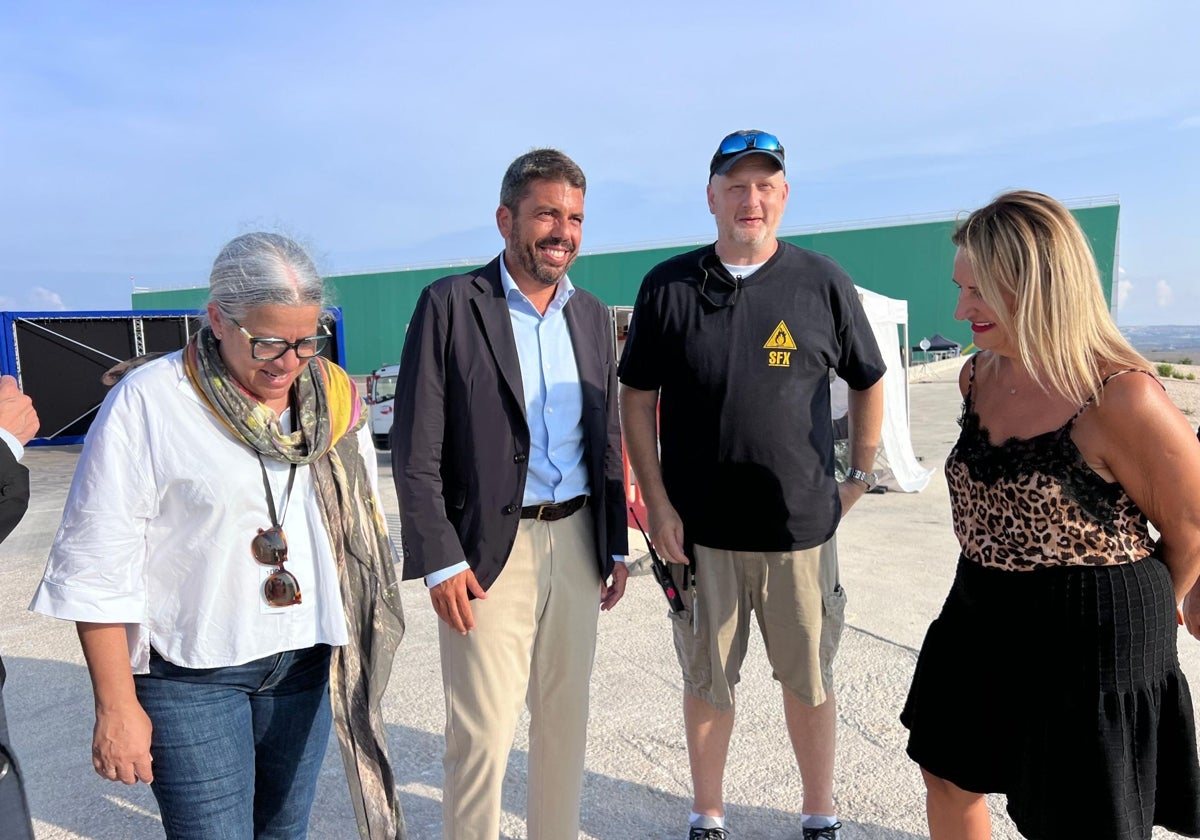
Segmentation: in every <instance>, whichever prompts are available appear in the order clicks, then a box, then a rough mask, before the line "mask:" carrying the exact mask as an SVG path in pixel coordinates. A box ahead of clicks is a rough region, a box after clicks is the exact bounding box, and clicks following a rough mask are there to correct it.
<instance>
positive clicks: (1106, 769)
mask: <svg viewBox="0 0 1200 840" xmlns="http://www.w3.org/2000/svg"><path fill="white" fill-rule="evenodd" d="M1176 636H1177V624H1176V619H1175V597H1174V593H1173V590H1172V586H1171V578H1170V574H1169V573H1168V571H1167V567H1166V566H1165V565H1163V563H1162V562H1160V561H1159V560H1157V559H1156V558H1153V557H1151V558H1148V559H1146V560H1143V561H1141V562H1139V563H1129V564H1125V565H1120V566H1101V567H1095V566H1054V567H1047V568H1045V569H1040V570H1037V571H1029V572H1006V571H1001V570H998V569H987V568H984V567H982V566H980V565H978V564H977V563H973V562H970V561H968V560H964V559H962V558H960V559H959V562H958V571H957V573H956V575H955V578H954V585H953V586H952V587H951V589H950V594H949V596H947V598H946V603H945V605H944V606H943V607H942V613H941V615H940V616H938V618H937V619H936V620H935V621H934V622H933V624H931V625H930V627H929V631H928V633H927V634H926V636H925V643H924V644H923V645H922V647H921V654H920V657H919V658H918V660H917V667H916V672H915V673H914V675H913V683H912V687H911V688H910V689H909V694H908V701H907V702H906V703H905V705H904V711H903V713H902V714H901V716H900V720H901V722H902V723H903V724H904V725H905V726H906V727H908V729H909V740H908V754H909V756H910V757H911V758H912V759H913V761H915V762H917V763H918V764H919V765H920V766H921V767H923V768H924V769H925V770H927V771H928V772H930V773H932V774H934V775H936V776H940V777H941V778H943V779H947V780H948V781H951V782H953V783H954V784H956V785H958V786H959V787H961V788H963V789H964V790H969V791H975V792H978V793H1004V794H1006V795H1007V796H1008V812H1009V814H1010V815H1011V816H1012V818H1013V821H1014V822H1015V823H1016V825H1017V828H1018V830H1020V832H1021V834H1022V835H1024V836H1025V837H1028V838H1033V839H1034V840H1040V838H1046V840H1050V838H1055V840H1058V839H1059V838H1067V837H1071V838H1073V837H1088V838H1094V839H1095V840H1105V838H1112V839H1113V840H1126V838H1128V840H1149V837H1150V832H1151V826H1153V825H1161V826H1163V827H1165V828H1168V829H1170V830H1171V831H1174V832H1177V833H1179V834H1184V835H1187V836H1189V837H1200V765H1198V763H1197V755H1196V727H1195V722H1194V720H1193V714H1192V699H1191V694H1190V693H1189V691H1188V685H1187V680H1186V679H1185V678H1184V675H1183V673H1182V672H1181V671H1180V670H1179V661H1178V658H1177V653H1176Z"/></svg>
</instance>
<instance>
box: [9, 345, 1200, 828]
mask: <svg viewBox="0 0 1200 840" xmlns="http://www.w3.org/2000/svg"><path fill="white" fill-rule="evenodd" d="M930 367H931V368H932V367H933V366H930ZM921 378H922V379H924V380H926V381H923V382H919V383H917V384H914V385H913V386H912V389H911V390H912V421H913V446H914V449H915V451H916V453H917V455H918V456H919V457H921V458H922V459H923V460H924V462H925V463H926V464H929V465H933V466H936V467H938V472H937V473H936V474H935V475H934V477H933V479H932V481H931V482H930V484H929V487H928V488H927V489H926V490H925V491H924V492H922V493H918V494H900V493H887V494H884V495H869V496H866V497H864V499H863V500H862V501H861V502H860V503H859V505H858V506H857V507H856V508H855V509H854V510H853V511H852V512H851V513H850V515H849V516H848V517H847V519H846V521H845V523H844V524H843V526H842V528H841V531H840V532H839V544H840V550H841V562H842V580H843V583H844V585H845V587H846V589H847V591H848V593H849V598H850V601H849V608H848V612H847V621H848V626H847V629H846V633H845V635H844V637H843V640H842V647H841V652H840V654H839V657H838V661H837V676H836V686H837V694H838V705H839V727H838V757H837V758H838V763H837V782H836V789H837V802H838V808H839V811H840V815H841V819H842V822H843V824H844V826H845V829H844V830H843V832H842V837H843V838H844V840H857V839H858V838H878V839H879V840H907V838H917V837H926V836H927V831H926V828H925V815H924V792H923V787H922V785H921V781H920V776H919V773H918V771H917V768H916V767H915V766H914V765H913V764H912V763H911V762H910V761H909V760H908V758H907V757H906V756H905V754H904V744H905V740H906V738H905V735H906V733H905V730H904V729H903V728H902V727H901V726H900V724H899V722H898V720H897V716H898V715H899V712H900V708H901V706H902V704H903V702H904V697H905V694H906V691H907V688H908V683H909V680H910V678H911V676H912V670H913V665H914V662H915V660H916V654H917V650H918V648H919V647H920V644H921V640H922V637H923V636H924V633H925V629H926V627H927V626H928V624H929V622H930V621H931V620H932V619H933V617H934V616H935V615H936V614H937V612H938V609H939V608H940V606H941V602H942V599H943V598H944V597H945V594H946V591H947V590H948V588H949V586H950V581H951V577H952V575H953V570H954V564H955V559H956V555H957V550H956V549H957V545H956V542H955V540H954V536H953V533H952V532H951V528H950V516H949V504H948V501H947V495H946V484H945V480H944V478H943V476H942V473H941V471H940V466H941V463H942V462H943V460H944V459H945V456H946V453H947V452H948V451H949V448H950V446H951V444H952V442H953V441H954V439H955V437H956V435H957V431H958V427H957V426H956V425H955V418H956V417H957V416H958V412H959V404H960V400H959V396H958V392H957V388H956V385H955V384H954V382H953V379H954V376H953V372H952V371H951V372H949V373H945V372H939V371H925V372H923V374H922V376H921ZM77 455H78V447H59V448H36V449H31V450H29V451H28V453H27V455H26V457H25V462H26V463H27V464H28V465H29V467H30V469H31V471H32V474H33V500H32V503H31V507H30V511H29V514H28V515H27V516H26V518H25V520H24V521H23V522H22V524H21V525H20V526H19V527H18V529H17V530H16V531H15V532H14V533H13V535H12V536H11V537H10V538H9V539H8V540H7V541H6V542H5V543H4V545H3V547H2V548H0V556H2V557H3V562H0V651H2V652H3V654H4V661H5V665H6V667H7V668H8V670H9V677H8V684H7V685H6V686H5V688H4V698H5V704H6V706H7V708H8V716H9V724H10V727H11V730H12V737H13V740H14V742H15V745H16V749H17V751H18V755H19V757H20V760H21V762H22V765H23V768H24V772H25V775H26V780H27V785H28V792H29V797H30V801H31V806H32V809H33V814H34V817H35V823H36V827H37V833H38V837H39V838H46V840H68V838H72V839H73V838H104V839H105V840H118V838H119V840H140V839H141V838H155V837H161V836H162V829H161V827H160V825H159V823H158V820H157V817H156V809H155V805H154V800H153V797H152V795H151V794H150V791H149V789H147V788H146V787H145V786H137V787H125V786H123V785H120V784H114V783H111V782H106V781H103V780H101V779H100V778H99V777H97V776H96V774H95V773H94V772H93V771H92V767H91V761H90V757H89V756H90V744H91V727H92V721H93V715H92V705H91V689H90V685H89V682H88V676H87V671H86V669H85V668H84V666H83V659H82V656H81V654H80V651H79V645H78V642H77V640H76V637H75V631H74V627H73V626H72V625H71V624H69V623H67V622H62V621H55V620H52V619H48V618H44V617H41V616H36V615H33V614H31V613H29V612H27V611H26V607H27V605H28V603H29V599H30V597H31V595H32V593H33V590H34V587H35V586H36V585H37V582H38V580H39V578H40V576H41V573H42V569H43V566H44V563H45V558H46V554H47V550H48V548H49V545H50V542H51V540H52V539H53V536H54V532H55V529H56V527H57V525H58V521H59V517H60V515H61V511H62V506H63V502H64V499H65V496H66V491H67V486H68V484H69V480H70V476H71V472H72V470H73V468H74V464H75V460H76V458H77ZM380 467H381V470H382V471H383V472H384V473H385V474H386V475H385V477H384V481H383V484H384V485H385V486H384V490H385V494H386V499H385V502H386V505H387V509H388V510H391V511H393V512H394V511H395V495H394V493H393V492H392V490H391V487H390V468H389V466H388V464H387V463H386V459H385V458H381V460H380ZM392 522H393V527H395V525H394V523H395V517H394V516H393V517H392ZM403 596H404V599H405V606H406V610H407V615H408V635H407V637H406V638H405V640H404V643H403V644H402V645H401V647H400V651H399V654H398V655H397V659H396V665H395V671H394V675H393V678H392V682H391V685H390V687H389V689H388V692H387V696H386V701H385V713H386V718H387V722H388V729H389V737H390V746H391V752H392V757H393V759H394V763H395V766H396V770H397V783H398V785H399V789H400V794H401V800H402V803H403V807H404V810H405V814H406V817H407V820H408V825H409V834H410V837H412V838H413V840H433V839H434V838H440V836H441V828H440V825H441V811H440V790H441V780H442V765H441V751H442V735H441V730H442V725H443V705H442V691H441V681H440V672H439V668H438V649H437V632H436V623H435V622H436V618H435V616H434V614H433V611H432V609H431V608H430V606H429V602H428V597H427V595H426V594H425V592H424V587H423V586H422V585H421V584H420V583H419V582H416V583H413V582H410V583H406V584H404V588H403ZM1180 647H1181V657H1182V659H1183V662H1184V669H1185V671H1186V672H1187V674H1188V676H1189V677H1190V679H1191V681H1192V685H1193V686H1200V643H1197V642H1196V641H1195V640H1193V639H1191V638H1190V637H1188V636H1186V635H1182V634H1181V637H1180ZM592 688H593V691H592V716H591V729H590V740H589V753H588V763H587V776H586V779H585V782H584V802H583V812H582V826H583V827H582V833H581V837H586V838H591V840H618V838H622V839H623V838H636V840H659V838H662V840H668V838H669V839H670V840H677V838H682V837H684V836H686V831H685V828H684V826H685V824H686V819H687V813H688V810H689V805H690V784H689V777H688V764H687V751H686V748H685V745H684V737H683V726H682V723H681V718H680V691H681V688H680V676H679V672H678V668H677V666H676V663H675V656H674V652H673V648H672V644H671V638H670V630H669V624H668V618H667V615H666V607H665V603H664V601H663V599H662V595H661V593H660V592H659V590H658V589H657V587H656V585H655V583H654V581H653V580H652V579H651V578H650V577H649V576H648V575H647V576H638V577H635V578H633V579H631V580H630V585H629V589H628V592H627V594H626V597H625V599H624V601H623V602H622V603H621V604H620V605H618V607H617V609H616V610H614V611H613V612H611V613H606V614H604V615H602V616H601V618H600V636H599V649H598V653H597V657H596V665H595V670H594V675H593V684H592ZM1197 697H1200V694H1198V695H1197ZM1198 711H1200V710H1198ZM527 748H528V740H527V737H526V733H525V731H524V725H522V727H520V728H519V731H518V734H517V739H516V742H515V744H514V746H513V751H512V757H511V760H510V762H509V770H508V776H507V787H506V792H505V800H504V807H505V813H504V817H503V830H502V837H504V838H506V840H517V838H524V837H525V836H526V833H525V825H524V821H523V813H524V798H525V770H526V750H527ZM800 793H801V790H800V778H799V774H798V773H797V771H796V767H795V762H794V759H793V757H792V752H791V748H790V746H789V744H788V740H787V735H786V732H785V729H784V724H783V714H782V708H781V704H780V700H779V693H778V689H777V688H776V687H775V685H774V684H773V683H772V680H771V678H770V668H769V666H768V665H767V662H766V660H765V657H764V655H763V651H762V646H761V641H760V640H759V639H757V638H756V639H755V640H754V642H753V643H752V645H751V649H750V653H749V656H748V660H747V663H746V666H745V668H744V669H743V680H742V683H741V685H740V687H739V693H738V724H737V728H736V729H735V732H734V738H733V744H732V748H731V757H730V761H729V766H728V770H727V773H726V797H727V802H728V818H729V827H730V829H731V830H732V831H734V832H735V835H734V836H736V837H738V838H754V840H784V838H788V839H789V840H790V839H791V838H799V837H800V826H799V820H798V816H797V812H798V809H799V803H800ZM993 810H994V812H995V815H996V816H995V832H994V833H995V836H996V837H997V838H1013V837H1016V836H1017V834H1016V833H1015V831H1014V830H1013V828H1012V825H1011V823H1010V822H1008V820H1007V819H1006V818H1005V817H1004V816H1003V803H1002V802H1001V801H999V799H998V798H997V801H995V802H994V803H993ZM310 836H312V837H313V838H320V840H325V838H332V839H333V840H339V839H340V838H346V840H351V839H352V838H354V837H356V836H357V834H356V831H355V827H354V819H353V814H352V811H351V807H350V802H349V798H348V796H347V793H346V788H345V782H344V777H343V773H342V767H341V759H340V756H339V754H338V751H337V748H336V745H334V744H331V747H330V749H329V751H328V754H327V756H326V760H325V764H324V767H323V769H322V773H321V780H320V787H319V791H318V796H317V802H316V807H315V808H314V812H313V817H312V823H311V831H310ZM1168 836H1172V835H1169V834H1167V833H1166V832H1161V831H1160V832H1156V834H1155V837H1156V838H1157V837H1168Z"/></svg>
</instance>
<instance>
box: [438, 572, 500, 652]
mask: <svg viewBox="0 0 1200 840" xmlns="http://www.w3.org/2000/svg"><path fill="white" fill-rule="evenodd" d="M468 593H470V595H474V596H475V597H476V598H487V593H486V592H485V591H484V590H483V587H482V586H480V585H479V581H477V580H475V573H474V572H473V571H471V570H470V569H467V570H465V571H462V572H459V573H458V574H456V575H455V576H454V577H452V578H447V579H446V580H444V581H442V582H441V583H439V584H438V585H437V586H431V587H430V588H429V600H431V601H433V609H434V612H436V613H437V614H438V618H440V619H441V620H442V621H444V622H446V623H447V624H449V625H450V626H451V627H453V628H454V629H455V630H456V631H458V632H459V633H461V634H463V635H464V636H465V635H467V632H468V631H469V630H474V629H475V616H473V615H471V599H470V597H469V596H468Z"/></svg>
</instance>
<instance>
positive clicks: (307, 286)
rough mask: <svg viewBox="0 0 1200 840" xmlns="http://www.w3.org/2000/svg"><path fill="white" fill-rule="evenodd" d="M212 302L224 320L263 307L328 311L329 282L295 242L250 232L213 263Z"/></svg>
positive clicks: (209, 286)
mask: <svg viewBox="0 0 1200 840" xmlns="http://www.w3.org/2000/svg"><path fill="white" fill-rule="evenodd" d="M208 302H209V303H212V304H216V307H217V310H218V311H219V312H220V313H221V315H222V316H224V317H226V318H232V319H234V320H241V319H243V318H245V317H246V316H247V314H248V313H249V312H250V311H251V310H253V309H257V308H258V307H260V306H312V305H314V304H315V305H317V306H321V307H324V306H325V304H326V300H325V284H324V283H323V282H322V280H321V275H320V274H318V273H317V267H316V265H314V264H313V261H312V258H311V257H309V256H308V254H307V252H305V250H304V249H303V248H302V247H300V245H298V244H297V243H296V242H295V241H293V240H291V239H289V238H288V237H286V236H282V235H280V234H278V233H261V232H258V233H246V234H242V235H241V236H239V237H237V238H236V239H233V240H231V241H230V242H229V243H228V244H226V245H225V247H224V248H222V249H221V253H219V254H217V258H216V260H214V261H213V267H212V273H211V274H209V277H208ZM207 320H208V319H207V317H205V318H204V321H205V323H207Z"/></svg>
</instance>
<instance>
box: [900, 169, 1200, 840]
mask: <svg viewBox="0 0 1200 840" xmlns="http://www.w3.org/2000/svg"><path fill="white" fill-rule="evenodd" d="M954 243H955V244H956V245H957V246H958V254H957V256H956V258H955V261H954V282H955V284H956V285H957V286H958V287H959V299H958V306H957V308H956V310H955V317H956V318H958V319H960V320H967V321H970V322H971V330H972V332H973V334H974V340H975V344H976V345H977V346H978V347H979V348H980V352H979V353H977V354H975V356H974V357H973V358H972V359H971V360H970V361H968V362H967V364H966V365H965V366H964V367H963V371H962V374H961V376H960V386H961V389H962V393H963V397H964V403H963V414H962V419H961V425H962V433H961V435H960V437H959V439H958V442H957V444H956V445H955V447H954V448H953V449H952V450H951V452H950V455H949V458H948V459H947V461H946V476H947V481H948V484H949V487H950V497H951V508H952V513H953V519H954V529H955V533H956V535H957V536H958V539H959V543H960V544H961V546H962V553H961V555H960V558H959V562H958V570H957V574H956V576H955V580H954V584H953V586H952V587H951V590H950V594H949V596H948V597H947V599H946V603H945V605H944V606H943V608H942V613H941V615H940V616H939V617H938V618H937V619H936V620H935V621H934V622H933V624H932V625H931V626H930V628H929V632H928V634H927V635H926V637H925V642H924V645H923V647H922V650H921V655H920V659H919V661H918V662H917V667H916V673H915V675H914V678H913V684H912V688H911V690H910V692H909V697H908V702H907V703H906V705H905V708H904V712H903V715H902V716H901V720H902V721H903V722H904V724H905V725H906V726H907V727H908V728H909V730H910V735H909V742H908V754H909V756H910V757H911V758H912V759H913V760H914V761H916V762H917V763H918V764H919V765H920V766H921V772H922V775H923V776H924V779H925V784H926V788H927V808H928V816H929V830H930V835H931V837H932V838H933V840H952V839H956V840H981V838H988V837H990V836H991V826H990V822H989V816H988V808H987V802H986V797H985V794H987V793H1004V794H1006V795H1007V797H1008V812H1009V814H1010V815H1011V816H1012V818H1013V820H1014V822H1015V823H1016V825H1017V828H1018V829H1019V830H1020V832H1021V833H1022V835H1024V836H1025V837H1029V838H1056V840H1057V839H1058V838H1067V837H1071V838H1074V837H1087V838H1089V840H1108V839H1109V838H1111V840H1118V838H1138V839H1139V840H1141V838H1149V837H1150V832H1151V827H1152V826H1153V825H1162V826H1165V827H1166V828H1169V829H1170V830H1172V831H1175V832H1178V833H1180V834H1184V835H1186V836H1192V837H1195V836H1200V767H1198V765H1197V755H1196V731H1195V723H1194V721H1193V716H1192V700H1191V695H1190V693H1189V690H1188V684H1187V680H1186V679H1185V678H1184V675H1183V673H1182V672H1181V671H1180V669H1179V664H1178V661H1177V658H1176V636H1177V634H1178V630H1177V615H1178V612H1177V608H1178V606H1179V605H1180V604H1181V602H1182V603H1183V605H1184V608H1185V611H1189V612H1191V613H1192V614H1194V613H1195V610H1196V605H1197V604H1198V603H1200V587H1198V586H1197V583H1196V581H1197V575H1198V573H1200V446H1198V445H1197V442H1196V437H1195V435H1194V434H1193V433H1192V430H1191V428H1190V427H1189V424H1188V422H1187V420H1186V419H1185V418H1184V417H1183V415H1182V414H1181V413H1180V412H1179V411H1178V410H1177V409H1176V408H1175V406H1174V405H1172V403H1171V401H1170V400H1169V399H1168V398H1167V396H1166V394H1165V392H1164V390H1163V388H1162V386H1161V385H1160V384H1159V382H1158V381H1157V380H1156V379H1155V378H1154V376H1153V375H1152V373H1151V365H1150V364H1149V363H1148V362H1147V361H1146V360H1145V359H1144V358H1142V357H1141V356H1140V355H1138V353H1137V352H1136V351H1134V350H1133V348H1132V347H1130V346H1129V344H1128V343H1127V342H1126V341H1125V340H1124V339H1123V338H1122V337H1121V335H1120V333H1119V332H1118V331H1117V328H1116V326H1115V325H1114V323H1113V321H1112V319H1111V317H1110V316H1109V313H1108V308H1107V306H1106V305H1105V302H1104V297H1103V294H1102V292H1101V288H1100V283H1099V280H1098V277H1097V273H1096V268H1095V262H1094V260H1093V258H1092V254H1091V251H1090V250H1089V248H1088V244H1087V240H1086V239H1085V237H1084V235H1083V232H1082V231H1081V230H1080V228H1079V226H1078V224H1077V223H1076V222H1075V220H1074V218H1073V217H1072V216H1071V214H1070V212H1069V211H1068V210H1067V209H1066V208H1065V207H1063V206H1062V205H1061V204H1060V203H1058V202H1057V201H1055V200H1054V199H1052V198H1049V197H1048V196H1045V195H1042V194H1040V193H1035V192H1025V191H1020V192H1011V193H1007V194H1005V195H1002V196H1000V197H999V198H997V199H996V200H995V201H994V202H992V203H991V204H989V205H988V206H987V207H984V208H983V209H981V210H977V211H976V212H974V213H972V214H971V215H970V217H969V218H967V220H966V221H965V222H964V223H963V225H962V226H961V227H960V228H959V229H958V231H957V232H956V234H955V235H954ZM1151 523H1152V524H1153V525H1154V526H1155V527H1156V528H1157V529H1158V531H1159V532H1160V533H1161V538H1160V539H1158V540H1157V541H1155V540H1154V539H1153V538H1152V537H1151V535H1150V530H1149V525H1150V524H1151ZM1189 629H1190V630H1192V632H1193V634H1196V633H1198V632H1200V631H1197V630H1196V628H1195V625H1194V623H1193V624H1190V626H1189Z"/></svg>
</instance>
